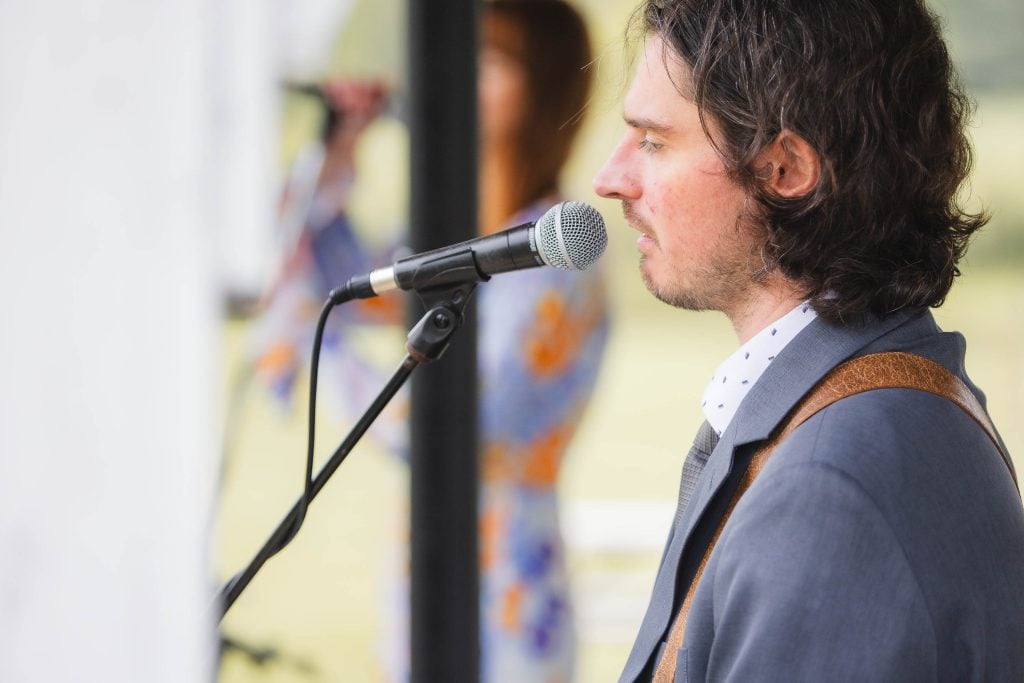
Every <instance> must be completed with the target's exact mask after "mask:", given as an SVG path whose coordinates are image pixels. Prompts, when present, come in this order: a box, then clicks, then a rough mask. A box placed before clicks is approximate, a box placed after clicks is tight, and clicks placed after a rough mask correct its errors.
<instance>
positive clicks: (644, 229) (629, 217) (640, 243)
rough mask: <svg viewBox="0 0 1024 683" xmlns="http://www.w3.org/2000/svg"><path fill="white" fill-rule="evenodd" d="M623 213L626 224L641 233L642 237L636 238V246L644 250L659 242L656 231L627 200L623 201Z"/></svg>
mask: <svg viewBox="0 0 1024 683" xmlns="http://www.w3.org/2000/svg"><path fill="white" fill-rule="evenodd" d="M622 215H623V217H624V218H625V219H626V224H627V225H629V227H631V228H632V229H633V230H636V231H637V232H639V233H640V237H638V238H637V240H636V246H637V248H638V249H640V250H641V251H644V250H647V249H651V248H653V247H654V246H656V245H657V244H658V240H657V238H655V236H654V231H653V230H651V229H650V227H648V226H647V224H646V223H645V222H644V221H643V219H641V218H640V217H639V216H638V215H637V213H636V210H634V209H633V205H632V204H628V203H626V202H623V203H622Z"/></svg>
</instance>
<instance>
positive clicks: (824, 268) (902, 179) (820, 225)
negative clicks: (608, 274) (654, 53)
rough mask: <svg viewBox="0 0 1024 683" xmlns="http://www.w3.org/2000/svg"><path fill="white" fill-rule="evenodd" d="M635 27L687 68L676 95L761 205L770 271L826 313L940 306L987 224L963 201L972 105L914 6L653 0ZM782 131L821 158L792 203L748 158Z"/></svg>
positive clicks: (918, 3) (910, 0) (855, 1)
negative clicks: (811, 183)
mask: <svg viewBox="0 0 1024 683" xmlns="http://www.w3.org/2000/svg"><path fill="white" fill-rule="evenodd" d="M636 21H642V22H643V28H644V30H645V31H646V32H654V33H656V34H658V35H660V36H661V37H662V39H663V40H664V41H665V43H666V45H668V46H670V47H671V49H672V50H674V51H675V52H676V53H678V56H679V57H681V58H682V59H683V60H684V61H685V63H686V64H687V65H688V67H689V68H690V70H691V72H692V82H690V83H685V84H680V92H681V94H682V93H685V96H687V97H691V98H692V99H693V100H694V101H695V104H696V105H697V107H698V109H699V111H700V112H701V120H702V122H703V124H704V129H705V133H706V134H708V136H709V138H710V137H711V136H710V133H709V132H708V131H709V130H710V128H709V126H708V121H709V117H711V119H713V120H714V121H715V123H716V124H717V127H718V129H719V131H720V134H719V135H717V136H716V138H715V139H712V142H713V143H714V144H715V145H716V147H717V149H718V152H719V154H720V156H721V157H722V159H723V160H724V163H725V166H726V168H727V170H728V171H729V173H730V174H731V175H732V176H733V178H734V179H735V180H736V182H738V183H740V184H741V186H743V187H745V188H746V189H747V191H748V192H749V193H750V195H751V196H752V197H753V198H754V199H755V200H756V201H757V202H758V204H759V205H760V207H761V208H762V209H763V211H762V214H763V218H764V223H765V229H766V233H767V239H766V242H765V244H764V247H763V256H764V258H765V262H766V265H767V266H768V267H769V268H778V269H780V270H781V272H782V273H783V274H785V275H786V276H787V277H789V278H790V279H792V280H794V281H796V282H798V283H800V285H801V286H802V287H804V289H805V294H806V296H808V297H809V298H810V299H811V302H812V305H813V306H814V308H815V310H817V311H818V313H819V314H820V315H821V316H823V317H825V318H827V319H829V320H832V321H847V322H855V321H857V320H860V319H862V318H863V317H864V316H865V315H866V314H874V315H876V316H879V317H884V316H886V315H888V314H890V313H892V312H894V311H897V310H900V309H904V308H913V307H922V308H923V307H928V306H939V305H941V304H942V302H943V301H944V300H945V297H946V294H947V293H948V292H949V289H950V287H951V286H952V284H953V279H954V278H955V277H956V276H958V275H959V274H960V271H959V269H958V267H957V263H958V261H959V260H960V258H961V257H962V256H963V254H964V252H965V250H966V248H967V243H968V240H969V239H970V237H971V235H972V234H973V233H974V232H975V231H976V230H978V229H979V228H980V227H981V226H982V225H984V224H985V223H986V222H987V220H988V217H987V216H986V215H985V214H984V213H979V214H971V213H968V212H966V211H965V210H964V208H963V207H962V206H961V205H960V203H959V202H958V198H957V194H958V191H959V189H960V187H961V185H962V184H963V182H964V181H965V179H966V178H967V176H968V173H969V172H970V168H971V163H972V156H971V148H970V145H969V143H968V140H967V138H966V136H965V133H964V128H965V126H966V125H967V124H968V122H969V119H970V117H971V115H972V113H973V103H972V102H971V100H970V99H968V97H967V96H966V95H965V93H964V91H963V90H962V88H961V86H960V84H959V81H958V78H957V75H956V73H955V70H954V68H953V65H952V64H951V61H950V57H949V53H948V51H947V49H946V45H945V43H944V42H943V39H942V36H941V32H940V27H939V21H938V19H937V18H936V17H935V16H934V15H933V14H932V13H931V12H930V11H929V10H928V9H927V8H926V7H925V5H924V2H922V0H647V2H646V4H644V5H643V6H641V8H640V9H639V10H638V13H637V15H636V16H635V17H634V28H636ZM784 129H788V130H790V131H792V132H794V133H796V134H798V135H800V136H801V137H802V138H804V139H805V140H806V141H807V142H808V143H810V145H811V146H812V147H813V148H814V149H815V150H816V151H817V153H818V155H819V156H820V159H821V176H820V179H819V182H818V184H817V186H816V187H815V188H814V189H813V190H812V191H811V192H810V193H808V194H807V195H805V196H802V197H797V198H783V197H780V196H779V195H777V194H775V193H774V192H772V191H771V190H770V189H769V188H768V187H767V186H766V183H765V178H764V175H763V172H762V169H759V168H758V164H757V162H756V158H757V156H758V153H760V152H761V151H762V150H763V149H765V148H766V147H767V146H768V145H770V144H771V143H772V142H773V141H774V140H775V139H776V138H777V136H778V135H779V133H780V132H781V131H782V130H784Z"/></svg>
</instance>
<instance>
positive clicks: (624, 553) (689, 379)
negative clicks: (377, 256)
mask: <svg viewBox="0 0 1024 683" xmlns="http://www.w3.org/2000/svg"><path fill="white" fill-rule="evenodd" d="M577 4H578V6H579V7H580V8H581V10H582V11H583V12H584V13H585V15H586V16H587V17H588V19H589V20H590V22H591V29H592V35H593V39H594V47H595V52H596V53H597V54H598V55H599V59H598V60H597V63H596V64H595V68H596V70H597V84H598V87H599V89H598V92H597V94H596V95H595V98H594V101H593V103H592V105H591V107H590V111H589V112H588V117H589V118H588V122H587V126H586V128H585V130H584V140H583V143H582V144H581V145H580V147H579V154H577V156H576V157H575V158H574V159H573V162H572V164H571V168H570V173H569V176H568V177H567V178H566V183H565V189H566V193H567V194H568V195H569V196H570V197H575V198H579V199H582V200H584V201H591V202H592V203H594V204H595V206H597V207H598V208H599V209H600V210H601V212H602V213H603V214H604V216H605V219H606V221H607V223H608V229H609V237H610V247H609V252H608V254H607V255H606V257H605V259H604V260H603V267H605V268H607V269H608V271H609V274H610V276H611V280H612V282H613V288H612V289H613V298H614V302H615V320H614V327H613V332H612V337H611V345H610V349H609V353H608V356H607V359H606V364H605V366H604V368H603V371H602V376H601V378H600V380H599V386H598V390H597V394H596V398H595V400H594V402H593V403H592V405H591V407H590V410H589V412H588V414H587V416H586V419H585V422H584V425H583V429H582V432H581V433H580V434H579V436H578V438H577V439H576V440H575V441H574V443H573V445H572V448H571V452H570V454H569V457H568V460H567V462H566V465H565V468H564V470H563V475H562V479H561V490H562V493H563V499H562V500H563V510H562V513H563V519H564V521H565V526H564V531H565V534H566V541H567V543H568V546H569V549H570V552H571V565H570V566H571V570H572V575H573V580H574V592H575V609H576V620H577V629H578V636H579V644H580V647H579V662H578V680H579V681H583V682H587V683H589V682H591V681H594V682H596V681H605V680H612V679H614V678H615V677H616V676H617V675H618V671H619V669H620V668H621V665H622V663H623V662H624V661H625V657H626V654H627V652H628V648H629V646H630V644H631V640H632V636H633V634H634V633H635V629H636V627H637V625H638V624H639V620H640V618H641V616H642V612H641V610H642V609H643V607H644V605H645V602H646V598H647V592H648V591H649V589H650V585H651V583H652V581H653V576H654V571H655V569H656V565H657V560H658V556H659V553H660V549H661V542H662V539H663V537H664V534H665V531H666V530H667V527H668V524H669V522H670V519H671V515H672V510H673V506H674V500H675V496H676V491H677V486H678V478H679V469H680V466H681V459H682V456H683V455H684V454H685V450H686V447H685V444H686V443H687V441H688V439H689V436H690V435H691V434H692V433H693V431H694V430H695V429H696V427H697V425H698V424H699V422H700V420H701V419H702V418H701V414H700V410H699V407H698V406H699V396H700V393H701V392H702V391H703V388H704V382H705V380H706V377H708V376H709V375H710V374H711V373H712V372H713V370H714V368H715V366H716V365H717V364H718V363H719V362H720V361H721V360H722V359H723V358H724V357H725V356H726V355H727V354H728V353H729V352H730V351H731V350H732V349H733V348H734V347H735V345H736V341H735V337H734V336H733V334H732V331H731V329H730V327H729V325H728V323H727V322H726V320H725V319H724V317H722V316H721V315H718V314H693V313H688V312H683V311H676V310H672V309H669V308H667V307H665V306H664V305H662V304H659V303H658V302H656V301H655V300H654V299H653V298H652V297H650V296H649V295H648V294H647V292H646V291H645V290H644V288H643V286H642V284H641V283H640V280H639V277H638V275H637V267H636V266H637V264H636V261H637V258H636V254H635V249H634V248H633V237H632V235H633V233H632V232H631V231H629V230H628V229H627V228H625V227H624V225H623V223H622V220H621V215H620V211H619V207H618V206H617V205H616V204H614V203H611V202H607V201H603V200H599V199H596V198H595V197H594V196H593V194H592V192H591V191H590V188H589V182H590V177H591V176H592V175H593V173H594V171H595V170H596V169H597V167H598V166H599V165H600V163H601V162H602V161H603V160H604V157H605V156H606V155H607V153H608V152H609V151H610V149H611V147H612V145H613V143H614V141H615V140H616V138H617V136H618V134H619V132H620V130H621V120H620V116H619V111H620V109H619V107H620V96H621V91H622V87H623V85H624V83H625V81H626V66H625V64H626V62H625V57H624V56H623V51H622V47H623V41H622V35H623V31H622V29H623V27H624V25H625V22H626V18H627V17H628V16H629V14H630V12H631V9H632V6H633V3H632V2H623V1H621V0H615V1H614V2H611V1H608V0H605V1H602V0H586V1H582V0H581V1H580V2H578V3H577ZM933 6H934V7H935V8H936V10H937V11H939V12H940V13H941V14H942V15H943V16H944V17H945V18H946V20H947V23H948V27H949V36H950V45H951V47H952V49H953V51H954V54H955V55H956V58H957V61H958V62H959V63H960V65H961V69H962V73H963V77H964V80H965V81H966V83H967V85H968V87H969V89H970V90H971V92H972V94H973V95H974V96H975V98H976V99H977V101H978V105H979V108H978V113H977V116H976V121H975V126H974V128H973V129H972V135H973V137H974V140H975V143H976V170H975V173H974V176H973V180H972V183H971V187H970V192H969V194H968V195H966V196H965V201H966V202H968V204H969V205H970V206H972V207H984V208H985V209H986V210H988V211H990V212H991V213H992V215H993V219H992V222H991V223H990V225H989V226H988V227H987V228H986V229H985V230H984V231H983V233H982V234H981V235H980V236H979V237H978V238H977V239H976V241H975V244H974V245H973V246H972V249H971V251H970V252H969V255H968V258H967V262H966V263H965V264H964V268H963V270H964V275H963V277H962V278H961V280H960V281H959V282H958V283H957V284H956V285H955V286H954V289H953V292H952V294H951V296H950V298H949V301H948V302H947V303H946V305H945V306H943V307H942V308H941V309H939V310H938V311H936V317H937V319H938V321H939V324H940V325H941V326H942V327H943V328H945V329H948V330H959V331H961V332H963V333H964V334H965V335H966V336H967V339H968V357H967V363H968V371H969V372H970V373H971V375H972V377H973V379H974V380H975V381H976V383H977V384H979V385H980V386H981V387H982V388H983V389H984V390H985V391H986V393H987V394H988V399H989V408H990V412H991V414H992V416H993V418H994V420H995V422H996V424H997V426H998V427H999V429H1000V430H1001V432H1002V434H1003V437H1004V439H1005V441H1006V443H1007V445H1008V446H1009V448H1010V451H1011V453H1013V454H1014V455H1015V456H1016V462H1017V464H1018V470H1020V469H1021V467H1024V424H1022V419H1021V416H1022V411H1024V346H1022V344H1021V341H1020V340H1021V337H1022V334H1024V304H1022V303H1021V302H1022V300H1024V268H1022V265H1024V191H1022V188H1021V181H1020V178H1021V173H1020V171H1019V164H1020V160H1021V159H1024V135H1022V134H1021V132H1020V126H1021V124H1022V122H1024V44H1022V42H1021V40H1020V38H1019V36H1020V35H1022V29H1024V9H1022V8H1020V7H1017V6H1016V5H1012V4H1011V3H1006V2H999V1H998V0H986V1H985V2H972V3H969V6H968V3H966V2H954V1H952V0H946V1H945V2H941V3H933ZM403 25H404V17H403V15H402V4H401V3H400V2H398V1H396V0H388V1H387V2H384V1H379V0H374V1H371V0H365V1H363V2H360V3H359V4H358V5H357V6H356V8H355V10H354V11H353V13H352V14H351V16H350V17H349V21H348V23H347V24H346V25H345V26H344V27H342V28H341V29H340V30H339V34H338V37H337V40H336V41H335V50H334V54H333V55H332V57H331V60H330V62H331V65H332V66H331V68H330V73H332V74H337V73H363V74H374V75H384V76H386V77H389V78H393V79H394V81H395V82H396V83H399V84H400V83H401V78H402V71H403V65H402V54H401V49H402V40H403V38H402V28H403ZM282 122H283V124H284V128H283V130H282V144H281V149H282V152H281V157H282V164H284V163H287V160H288V159H290V158H291V156H292V155H293V154H294V153H295V150H296V149H297V148H298V147H299V146H300V145H301V144H302V142H303V141H304V140H306V139H308V138H309V137H310V136H311V135H313V134H314V132H315V129H316V126H317V122H316V112H315V110H312V109H310V108H308V107H304V106H303V105H302V103H300V102H292V101H286V102H285V108H284V109H283V113H282ZM406 146H407V139H406V137H405V132H404V128H403V127H402V125H401V124H400V123H399V122H397V121H395V120H393V119H386V120H383V121H382V122H381V123H379V124H378V125H376V127H375V128H374V129H373V130H371V131H370V133H369V135H368V138H367V140H366V142H365V143H364V144H363V146H362V147H361V149H360V151H359V163H360V167H361V176H360V181H359V185H358V187H357V196H356V198H355V204H354V208H353V213H354V214H356V218H357V221H358V224H359V225H360V226H362V228H363V229H364V230H366V231H368V232H374V231H388V230H391V229H393V228H394V226H396V225H400V224H402V223H403V222H404V216H405V211H406V209H407V194H408V193H407V188H406V187H405V179H406V177H407V172H406V169H407V163H406V161H405V151H406ZM382 197H386V198H387V200H386V201H382V200H381V198H382ZM246 327H247V322H246V320H245V319H233V320H228V321H226V322H225V339H226V343H225V347H224V348H225V356H224V359H223V369H224V385H225V387H227V386H228V384H229V383H230V378H231V375H232V373H233V372H234V371H235V370H236V369H237V368H238V363H239V358H240V349H241V345H242V342H243V337H244V334H245V332H246ZM374 343H375V345H376V346H377V347H378V348H379V349H380V354H381V355H382V356H384V357H385V358H388V357H389V355H390V357H392V358H393V362H394V363H397V362H398V361H399V360H400V358H401V355H402V348H403V347H402V335H401V334H400V333H399V332H397V331H396V332H394V333H393V334H391V333H382V334H381V335H380V337H379V338H378V339H375V340H374ZM441 362H443V360H442V361H441ZM225 393H227V391H226V392H225ZM305 420H306V407H305V392H304V387H301V386H300V387H299V388H298V391H297V393H296V400H295V402H294V405H293V406H292V407H291V408H290V409H284V408H282V407H281V406H280V405H278V404H276V403H275V402H273V401H272V400H271V399H270V397H269V396H268V394H267V392H265V391H258V390H254V391H251V392H249V393H248V394H247V396H246V399H245V401H244V403H243V404H242V406H241V411H240V412H239V421H238V423H237V424H236V425H235V426H234V427H233V428H232V433H233V434H234V435H235V436H236V438H235V439H234V440H233V443H232V449H231V455H230V457H229V458H228V459H227V460H226V461H225V464H224V471H223V493H222V497H221V499H220V501H219V503H218V510H217V513H218V514H217V530H216V531H217V534H216V543H215V550H214V554H215V559H216V564H217V568H218V571H219V573H220V576H221V577H226V576H228V575H229V574H230V573H232V572H233V571H235V570H237V569H239V568H240V567H241V566H243V565H244V564H245V563H246V562H247V561H248V559H249V558H250V557H251V556H252V554H253V553H254V552H255V551H256V549H257V548H258V547H259V545H261V544H262V542H263V540H264V539H265V538H266V536H267V535H268V534H269V533H270V531H271V530H272V529H273V527H274V526H276V524H277V522H278V521H279V519H280V518H281V516H282V515H283V514H284V512H285V511H286V510H287V509H288V508H289V507H290V505H291V504H292V502H293V501H294V499H295V497H296V496H297V494H298V492H299V490H300V486H301V477H302V468H303V462H304V461H303V458H304V453H305ZM346 431H347V425H345V424H341V423H339V422H338V421H337V420H336V419H334V418H332V416H331V415H330V414H329V413H328V412H326V411H323V412H321V417H320V421H319V432H318V436H317V441H318V444H319V446H320V447H319V448H318V453H320V454H321V456H322V455H324V454H326V453H327V452H328V451H329V450H332V449H333V447H334V446H335V445H336V444H337V443H338V441H339V440H340V439H341V437H342V436H343V435H344V433H345V432H346ZM406 484H407V474H406V472H405V470H404V467H403V466H401V465H400V464H399V463H397V462H395V461H394V459H393V458H392V457H390V456H388V455H387V454H385V453H383V452H381V451H380V450H379V449H377V448H376V447H375V446H374V444H373V443H372V442H370V441H366V442H364V443H362V444H360V445H359V446H358V447H357V448H356V450H355V451H354V452H353V454H352V455H351V457H350V458H349V460H348V461H346V463H345V464H344V465H343V466H342V467H341V469H340V470H339V471H338V472H337V474H336V475H335V476H334V478H333V479H332V481H331V482H330V483H329V485H328V486H327V487H326V488H325V490H324V492H323V493H322V494H321V495H320V497H318V499H317V501H316V503H315V504H314V506H313V508H312V512H311V514H310V515H309V517H308V519H307V521H306V523H305V526H304V528H303V530H302V532H301V534H300V535H299V536H298V538H297V539H296V541H295V542H294V543H293V544H292V545H291V546H290V547H289V548H288V549H287V550H286V551H284V552H283V553H282V554H281V556H279V557H276V558H274V559H273V560H271V561H270V562H269V563H268V564H267V566H266V567H265V568H264V569H263V570H262V572H261V574H260V575H259V577H258V578H257V579H256V580H255V581H254V582H253V584H252V585H251V586H250V587H249V588H248V589H247V591H246V592H245V593H244V594H243V596H242V597H241V598H240V600H239V602H238V603H237V604H236V605H235V607H234V608H233V609H232V611H231V613H230V614H229V616H228V618H227V619H226V620H225V622H224V626H223V632H224V633H225V634H226V635H228V636H230V637H232V638H236V639H238V640H239V641H241V642H243V643H245V644H247V645H250V646H253V647H256V648H270V649H273V650H275V651H276V652H277V653H278V655H279V656H277V657H276V658H272V659H269V660H267V661H266V662H265V664H264V665H262V666H261V665H259V664H257V663H256V662H255V661H254V660H253V659H252V658H249V657H246V656H243V655H242V654H240V653H239V652H237V651H229V652H228V653H227V655H226V656H225V659H224V662H223V666H222V669H221V675H220V680H221V681H222V682H224V683H238V682H241V681H282V682H283V681H356V682H360V681H374V680H377V678H376V675H377V674H376V665H375V661H376V648H377V643H378V642H379V638H380V632H379V630H378V626H379V624H378V614H379V613H380V611H381V605H382V602H383V601H384V600H386V599H387V591H386V588H385V587H384V586H382V585H381V581H380V580H379V576H380V574H381V570H382V568H383V567H384V565H385V563H386V561H387V560H386V556H385V553H386V552H387V548H388V546H389V544H390V543H391V542H392V541H393V539H394V538H395V534H396V533H397V531H396V529H397V527H398V520H399V519H400V517H401V515H404V514H406V512H407V509H406V507H405V505H406V503H405V498H406V496H405V487H406Z"/></svg>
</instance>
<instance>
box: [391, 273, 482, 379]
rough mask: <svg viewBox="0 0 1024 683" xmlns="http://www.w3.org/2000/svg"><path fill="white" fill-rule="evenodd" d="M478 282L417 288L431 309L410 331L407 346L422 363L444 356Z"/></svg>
mask: <svg viewBox="0 0 1024 683" xmlns="http://www.w3.org/2000/svg"><path fill="white" fill-rule="evenodd" d="M476 286H477V283H476V282H467V283H463V284H461V285H448V286H442V287H438V288H434V289H424V290H417V292H416V293H417V295H418V296H419V298H420V301H422V302H423V305H424V306H425V307H426V309H427V312H426V313H425V314H424V315H423V317H422V318H420V321H419V322H418V323H416V325H415V326H414V327H413V328H412V329H411V330H409V336H408V337H407V338H406V344H405V348H406V351H407V352H408V354H409V355H410V356H411V357H412V358H413V359H414V360H415V361H416V362H418V363H421V364H423V363H429V362H431V361H435V360H437V359H438V358H440V357H441V356H442V355H444V352H445V351H446V350H447V349H448V346H449V344H450V343H451V339H452V336H454V334H455V332H457V331H458V329H459V328H460V327H462V323H463V322H464V321H465V319H466V317H465V312H466V306H468V305H469V299H470V297H471V296H472V295H473V292H474V291H475V290H476Z"/></svg>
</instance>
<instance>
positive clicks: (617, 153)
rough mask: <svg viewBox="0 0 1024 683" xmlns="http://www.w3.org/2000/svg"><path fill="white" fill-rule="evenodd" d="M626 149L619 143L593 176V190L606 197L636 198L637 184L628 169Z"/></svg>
mask: <svg viewBox="0 0 1024 683" xmlns="http://www.w3.org/2000/svg"><path fill="white" fill-rule="evenodd" d="M626 157H627V155H626V151H625V149H624V146H623V144H622V143H620V144H619V145H618V146H617V147H616V148H615V150H614V151H612V155H611V156H610V157H608V160H607V161H606V162H604V165H603V166H601V168H600V170H598V172H597V175H595V176H594V181H593V186H594V192H596V193H597V194H598V195H599V196H601V197H605V198H607V199H636V198H637V196H638V194H637V193H638V191H639V185H638V183H637V182H636V180H635V178H634V177H633V174H632V173H631V172H630V171H629V165H628V163H627V161H628V159H627V158H626Z"/></svg>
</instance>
